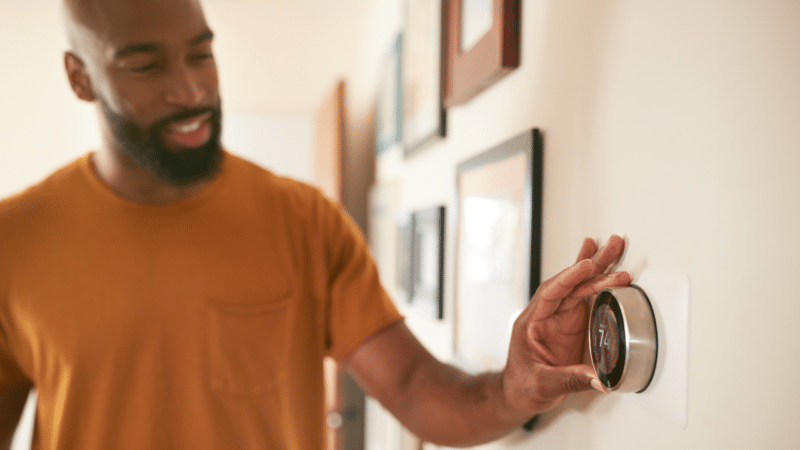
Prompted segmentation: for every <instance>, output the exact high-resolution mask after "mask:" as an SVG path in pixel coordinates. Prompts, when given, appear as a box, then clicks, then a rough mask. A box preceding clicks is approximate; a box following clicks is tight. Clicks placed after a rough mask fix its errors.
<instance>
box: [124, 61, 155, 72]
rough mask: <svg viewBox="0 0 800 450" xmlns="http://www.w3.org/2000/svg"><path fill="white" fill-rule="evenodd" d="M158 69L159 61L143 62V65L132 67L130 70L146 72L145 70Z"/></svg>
mask: <svg viewBox="0 0 800 450" xmlns="http://www.w3.org/2000/svg"><path fill="white" fill-rule="evenodd" d="M156 69H158V64H157V63H150V64H143V65H138V66H133V67H131V68H130V71H131V72H136V73H145V72H152V71H154V70H156Z"/></svg>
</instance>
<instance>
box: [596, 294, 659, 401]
mask: <svg viewBox="0 0 800 450" xmlns="http://www.w3.org/2000/svg"><path fill="white" fill-rule="evenodd" d="M588 330H589V351H590V353H591V357H592V365H593V366H594V371H595V372H596V373H597V377H598V378H599V379H600V382H601V383H602V384H603V386H605V387H606V389H608V390H609V391H619V392H642V391H644V390H645V389H647V386H648V385H649V384H650V381H651V380H652V379H653V374H654V373H655V368H656V355H657V353H658V335H657V334H656V322H655V316H654V315H653V308H652V305H651V304H650V301H649V300H648V298H647V295H645V293H644V291H643V290H642V289H641V288H639V287H638V286H636V285H631V286H626V287H616V288H609V289H605V290H604V291H602V292H601V293H600V294H599V295H598V296H597V299H596V300H595V302H594V306H592V311H591V314H590V316H589V327H588Z"/></svg>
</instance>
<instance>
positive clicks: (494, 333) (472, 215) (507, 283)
mask: <svg viewBox="0 0 800 450" xmlns="http://www.w3.org/2000/svg"><path fill="white" fill-rule="evenodd" d="M455 214H456V255H457V256H456V282H455V290H456V291H455V294H456V295H455V339H454V344H455V349H454V351H455V355H456V360H457V361H458V362H459V363H460V364H461V365H462V366H463V367H464V368H465V369H467V370H470V371H481V370H495V369H502V368H503V367H504V365H505V361H506V357H507V354H508V343H509V340H510V337H511V326H512V324H513V320H514V318H515V317H516V315H517V314H519V312H521V311H522V310H523V309H524V308H525V306H526V305H527V304H528V302H529V301H530V298H531V297H532V296H533V293H534V292H535V290H536V288H537V287H538V285H539V282H540V280H539V273H540V268H541V262H540V261H541V255H540V253H541V217H542V137H541V134H540V133H539V131H538V130H536V129H533V130H530V131H528V132H525V133H523V134H521V135H519V136H517V137H515V138H513V139H511V140H509V141H506V142H505V143H503V144H500V145H499V146H497V147H494V148H492V149H490V150H488V151H486V152H485V153H482V154H480V155H478V156H476V157H474V158H472V159H469V160H467V161H465V162H463V163H461V164H459V165H458V167H457V176H456V211H455Z"/></svg>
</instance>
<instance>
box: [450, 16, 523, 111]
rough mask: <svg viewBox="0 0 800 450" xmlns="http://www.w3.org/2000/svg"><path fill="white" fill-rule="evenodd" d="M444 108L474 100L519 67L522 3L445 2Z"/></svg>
mask: <svg viewBox="0 0 800 450" xmlns="http://www.w3.org/2000/svg"><path fill="white" fill-rule="evenodd" d="M446 1H447V6H446V8H447V17H448V25H447V53H446V67H447V70H446V77H445V80H446V83H445V105H446V106H447V107H448V108H449V107H452V106H456V105H460V104H462V103H466V102H467V101H469V100H471V99H472V98H473V97H475V96H476V95H478V94H480V93H481V92H482V91H484V90H485V89H486V88H488V87H489V86H491V85H492V84H494V83H495V82H497V81H498V80H500V79H501V78H503V77H504V76H505V75H507V74H508V73H510V72H511V71H512V70H514V69H516V68H517V67H518V66H519V59H520V56H519V55H520V49H519V47H520V19H519V11H520V3H521V1H522V0H446Z"/></svg>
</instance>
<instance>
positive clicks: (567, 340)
mask: <svg viewBox="0 0 800 450" xmlns="http://www.w3.org/2000/svg"><path fill="white" fill-rule="evenodd" d="M624 247H625V241H624V240H623V239H622V238H621V237H619V236H611V238H610V239H609V240H608V242H607V243H606V245H604V246H603V248H601V249H600V250H598V249H597V244H596V243H595V241H594V240H593V239H586V240H585V241H584V243H583V247H582V248H581V251H580V253H579V256H578V262H577V263H575V264H574V265H573V266H571V267H569V268H567V269H565V270H563V271H562V272H561V273H559V274H558V275H556V276H554V277H553V278H551V279H549V280H547V281H545V282H544V283H542V284H541V285H540V286H539V288H538V289H537V290H536V294H534V296H533V299H532V300H531V303H530V304H529V305H528V307H527V308H526V309H525V311H523V313H522V314H521V315H520V316H519V318H517V320H516V322H515V323H514V330H513V333H512V337H511V345H510V350H509V356H508V362H507V363H506V368H505V370H504V371H503V391H504V394H505V398H506V402H507V404H508V406H509V407H510V408H511V410H515V411H528V412H530V413H531V414H538V413H540V412H544V411H547V410H549V409H551V408H553V407H555V406H556V405H558V404H559V403H561V402H562V401H563V400H564V399H565V398H566V396H567V394H569V393H572V392H579V391H585V390H588V389H591V388H595V389H598V390H600V391H602V390H603V388H602V385H601V384H600V382H599V380H597V377H596V375H595V373H594V370H593V369H592V367H591V366H590V365H586V364H581V358H582V355H583V347H584V343H585V341H586V325H587V322H588V305H587V298H588V297H590V296H592V295H596V294H598V293H599V292H600V291H602V290H603V289H605V288H607V287H612V286H625V285H628V284H630V282H631V277H630V275H629V274H628V273H625V272H618V273H613V274H610V275H609V274H606V271H607V270H608V268H609V267H610V266H611V265H612V264H614V263H615V262H616V261H617V260H618V259H619V257H620V256H621V255H622V251H623V249H624Z"/></svg>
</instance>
